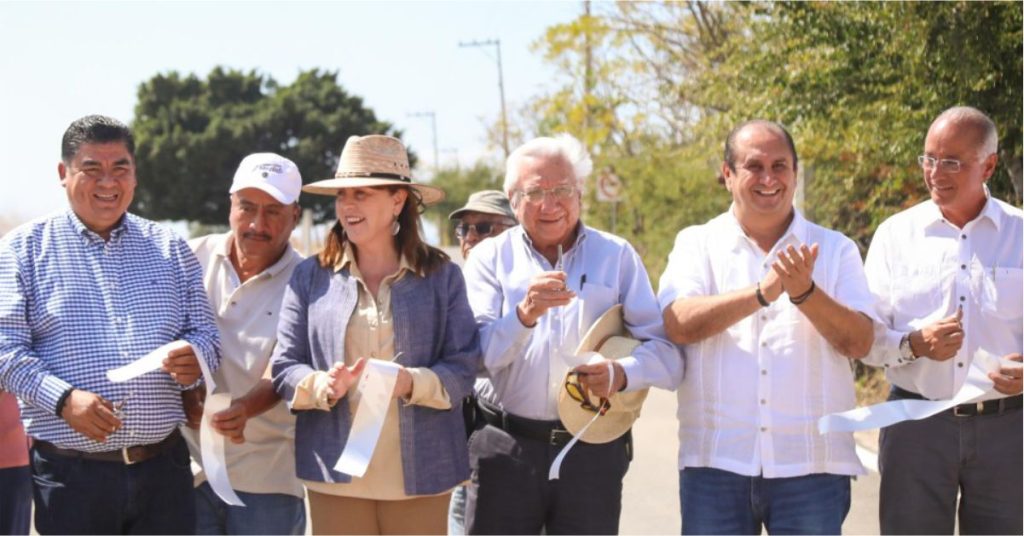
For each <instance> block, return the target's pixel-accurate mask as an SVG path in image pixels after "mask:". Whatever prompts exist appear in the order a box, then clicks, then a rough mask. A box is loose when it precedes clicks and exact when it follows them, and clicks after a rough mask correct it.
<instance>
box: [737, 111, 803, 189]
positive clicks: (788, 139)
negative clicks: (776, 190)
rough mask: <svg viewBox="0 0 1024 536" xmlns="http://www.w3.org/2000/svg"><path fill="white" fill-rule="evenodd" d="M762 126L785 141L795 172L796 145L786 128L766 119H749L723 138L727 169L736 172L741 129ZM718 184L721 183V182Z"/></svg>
mask: <svg viewBox="0 0 1024 536" xmlns="http://www.w3.org/2000/svg"><path fill="white" fill-rule="evenodd" d="M754 125H757V126H762V127H767V128H769V129H774V130H777V131H778V132H779V133H780V134H782V137H783V138H785V139H786V145H789V152H790V153H792V154H793V169H794V170H796V164H797V156H796V144H794V143H793V136H790V135H789V131H788V130H786V127H784V126H782V123H778V122H775V121H768V120H766V119H751V120H750V121H745V122H743V123H741V124H740V126H738V127H736V128H734V129H732V130H731V131H730V132H729V135H728V136H726V138H725V155H724V156H723V159H724V160H725V163H726V165H728V166H729V169H731V170H733V172H735V171H736V136H738V135H739V134H740V132H742V131H743V129H745V128H747V127H749V126H754ZM719 182H722V181H721V180H720V181H719Z"/></svg>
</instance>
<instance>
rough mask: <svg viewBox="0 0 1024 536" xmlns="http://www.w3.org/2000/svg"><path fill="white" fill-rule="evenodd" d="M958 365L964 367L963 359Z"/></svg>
mask: <svg viewBox="0 0 1024 536" xmlns="http://www.w3.org/2000/svg"><path fill="white" fill-rule="evenodd" d="M956 366H958V367H960V368H964V362H963V361H961V362H959V363H957V364H956Z"/></svg>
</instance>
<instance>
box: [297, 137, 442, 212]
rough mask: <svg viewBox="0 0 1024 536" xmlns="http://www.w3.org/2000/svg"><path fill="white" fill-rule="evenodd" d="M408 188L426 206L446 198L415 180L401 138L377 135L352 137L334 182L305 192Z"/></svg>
mask: <svg viewBox="0 0 1024 536" xmlns="http://www.w3.org/2000/svg"><path fill="white" fill-rule="evenodd" d="M372 186H405V187H408V188H411V189H413V190H416V191H417V192H419V194H420V197H421V198H422V199H423V204H424V205H432V204H434V203H437V202H438V201H441V200H442V199H444V190H442V189H440V188H438V187H436V186H430V185H428V184H421V183H417V182H413V181H412V174H411V173H410V171H409V155H408V153H406V151H405V146H404V145H402V141H401V140H399V139H398V138H394V137H391V136H381V135H378V134H373V135H370V136H352V137H350V138H349V139H348V141H346V142H345V148H344V149H342V151H341V158H340V159H339V160H338V171H337V172H335V173H334V178H333V179H324V180H321V181H316V182H313V183H310V184H307V185H305V186H303V187H302V191H303V192H307V193H311V194H317V195H330V196H335V195H338V190H340V189H342V188H365V187H372Z"/></svg>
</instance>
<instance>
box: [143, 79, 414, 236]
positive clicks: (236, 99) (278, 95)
mask: <svg viewBox="0 0 1024 536" xmlns="http://www.w3.org/2000/svg"><path fill="white" fill-rule="evenodd" d="M337 76H338V74H337V72H330V71H324V72H321V71H320V70H317V69H314V70H310V71H305V72H302V73H300V74H299V76H298V78H296V80H295V81H294V82H293V83H292V84H290V85H287V86H281V85H279V84H278V83H277V82H276V81H275V80H274V79H273V78H271V77H269V76H266V75H262V74H259V73H257V72H255V71H250V72H248V73H243V72H241V71H236V70H226V69H224V68H222V67H217V68H215V69H213V70H212V71H211V72H210V74H209V75H208V76H207V77H206V79H200V78H198V77H197V76H196V75H194V74H191V75H188V76H181V75H179V74H178V73H177V72H173V71H172V72H170V73H167V74H158V75H156V76H154V77H153V78H151V79H150V80H148V81H146V82H144V83H143V84H141V85H140V86H139V91H138V103H137V104H136V106H135V119H134V121H133V125H132V126H133V128H134V131H135V137H136V144H137V151H136V153H137V159H138V167H139V176H140V180H139V185H138V187H137V189H136V194H135V203H136V208H135V209H136V210H137V211H138V213H139V214H141V215H144V216H146V217H149V218H154V219H174V220H190V221H193V222H199V223H203V224H213V225H218V224H220V225H222V224H224V223H225V222H227V219H228V209H229V207H230V199H229V197H228V195H227V192H228V189H229V187H230V185H231V179H232V177H233V176H234V172H235V169H236V168H237V167H238V163H239V162H240V161H241V160H242V158H243V157H244V156H245V155H247V154H250V153H255V152H263V151H267V152H275V153H278V154H280V155H282V156H284V157H287V158H290V159H291V160H293V161H294V162H295V163H296V164H297V165H298V167H299V170H300V171H301V173H302V177H303V181H304V182H307V183H308V182H313V181H315V180H320V179H325V178H329V177H332V176H334V171H335V169H336V168H337V163H338V158H339V157H340V155H341V149H342V147H343V146H344V144H345V141H346V140H347V139H348V138H349V136H353V135H366V134H390V135H395V136H399V135H400V132H398V131H396V130H395V129H394V128H393V127H392V125H391V124H390V123H387V122H384V121H380V120H378V119H377V117H376V116H375V114H374V112H373V110H371V109H369V108H367V107H365V106H364V105H363V100H362V98H360V97H357V96H354V95H351V94H349V93H348V92H347V91H345V89H344V88H342V87H341V86H340V85H339V84H338V81H337ZM410 160H411V161H412V163H415V157H414V155H412V154H410ZM301 203H302V206H303V207H305V208H310V209H312V210H313V214H314V219H315V220H316V221H318V222H324V221H328V220H331V219H333V218H334V202H333V200H332V199H331V198H329V197H324V196H312V195H304V196H302V198H301Z"/></svg>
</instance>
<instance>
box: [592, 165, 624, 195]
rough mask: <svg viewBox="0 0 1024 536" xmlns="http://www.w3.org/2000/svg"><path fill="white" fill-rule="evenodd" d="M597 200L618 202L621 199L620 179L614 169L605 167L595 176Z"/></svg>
mask: <svg viewBox="0 0 1024 536" xmlns="http://www.w3.org/2000/svg"><path fill="white" fill-rule="evenodd" d="M596 193H597V200H598V201H601V202H604V203H618V202H620V201H622V180H621V179H619V176H618V175H616V174H615V170H614V169H613V168H611V167H606V168H604V169H603V170H601V173H600V174H598V176H597V191H596Z"/></svg>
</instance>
